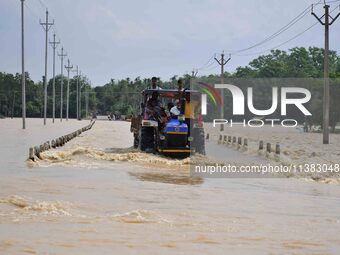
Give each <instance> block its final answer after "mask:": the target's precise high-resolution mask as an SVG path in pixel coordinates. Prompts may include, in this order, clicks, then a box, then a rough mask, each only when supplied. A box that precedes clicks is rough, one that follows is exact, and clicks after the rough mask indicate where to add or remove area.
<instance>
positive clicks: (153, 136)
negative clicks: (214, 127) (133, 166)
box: [130, 89, 205, 158]
mask: <svg viewBox="0 0 340 255" xmlns="http://www.w3.org/2000/svg"><path fill="white" fill-rule="evenodd" d="M142 98H143V99H142V102H141V107H140V108H141V109H140V113H139V114H138V115H137V116H133V117H132V119H131V129H130V131H131V132H132V133H133V135H134V147H135V148H139V149H140V150H141V151H144V152H148V153H159V154H162V155H165V156H169V157H174V158H185V157H188V156H190V155H191V154H193V153H199V154H203V155H204V154H205V141H204V129H203V122H202V115H201V93H200V92H198V91H195V90H184V91H179V90H175V89H146V90H143V91H142ZM175 102H176V104H178V105H179V107H178V108H179V109H180V110H179V112H178V114H176V115H175V114H172V113H171V109H172V108H173V107H174V106H175V105H174V103H175Z"/></svg>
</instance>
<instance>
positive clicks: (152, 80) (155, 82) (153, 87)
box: [151, 77, 162, 89]
mask: <svg viewBox="0 0 340 255" xmlns="http://www.w3.org/2000/svg"><path fill="white" fill-rule="evenodd" d="M157 80H158V79H157V77H152V78H151V89H162V88H161V87H159V86H158V85H157Z"/></svg>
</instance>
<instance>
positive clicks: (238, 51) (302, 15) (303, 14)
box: [229, 0, 322, 55]
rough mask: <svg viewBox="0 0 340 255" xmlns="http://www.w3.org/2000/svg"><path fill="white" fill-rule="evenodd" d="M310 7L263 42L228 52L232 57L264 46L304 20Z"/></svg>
mask: <svg viewBox="0 0 340 255" xmlns="http://www.w3.org/2000/svg"><path fill="white" fill-rule="evenodd" d="M321 1H322V0H320V1H319V2H317V3H316V4H315V5H318V4H320V3H321ZM310 9H311V6H308V7H307V8H306V9H304V10H303V11H302V12H301V13H300V14H298V15H297V16H296V17H295V18H293V19H292V20H291V21H290V22H288V24H286V25H285V26H283V27H282V28H280V29H279V30H278V31H277V32H275V33H274V34H272V35H270V36H268V37H267V38H265V39H264V40H262V41H260V42H258V43H256V44H254V45H252V46H249V47H247V48H244V49H240V50H235V51H229V52H231V53H232V54H233V55H234V54H235V53H240V52H244V51H248V50H250V49H253V48H256V47H258V46H260V45H262V44H265V43H267V42H269V41H271V40H273V39H274V38H276V37H278V36H279V35H280V34H282V33H284V32H285V31H287V30H288V29H289V28H291V27H292V26H294V25H295V24H296V23H297V22H299V21H300V20H301V19H302V18H304V17H305V16H306V15H307V14H308V13H309V11H310Z"/></svg>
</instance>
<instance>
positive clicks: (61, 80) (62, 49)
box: [58, 47, 67, 121]
mask: <svg viewBox="0 0 340 255" xmlns="http://www.w3.org/2000/svg"><path fill="white" fill-rule="evenodd" d="M58 56H59V57H60V58H61V66H60V67H61V70H60V73H61V79H60V121H63V103H64V102H63V97H64V94H63V91H64V76H63V70H64V57H66V56H67V54H64V47H62V48H61V54H58Z"/></svg>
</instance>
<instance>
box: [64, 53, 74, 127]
mask: <svg viewBox="0 0 340 255" xmlns="http://www.w3.org/2000/svg"><path fill="white" fill-rule="evenodd" d="M65 68H66V70H67V95H66V121H68V114H69V105H70V71H71V70H72V68H73V66H71V65H70V59H68V60H67V66H65Z"/></svg>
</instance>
